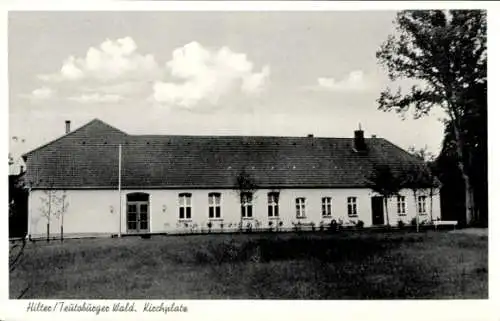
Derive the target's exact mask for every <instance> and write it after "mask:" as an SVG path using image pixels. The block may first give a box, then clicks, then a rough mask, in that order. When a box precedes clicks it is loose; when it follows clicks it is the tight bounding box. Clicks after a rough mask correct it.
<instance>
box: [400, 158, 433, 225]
mask: <svg viewBox="0 0 500 321" xmlns="http://www.w3.org/2000/svg"><path fill="white" fill-rule="evenodd" d="M434 183H435V178H434V176H433V175H432V173H431V171H430V170H429V168H428V166H427V165H426V164H412V165H411V166H409V167H408V168H406V169H405V176H404V183H403V185H404V187H407V188H409V189H411V190H412V192H413V199H414V202H415V213H416V216H415V220H416V224H417V232H418V231H419V223H420V220H419V214H420V213H419V208H418V201H417V195H418V194H426V192H427V190H428V189H429V188H431V187H433V185H434ZM431 220H432V214H431Z"/></svg>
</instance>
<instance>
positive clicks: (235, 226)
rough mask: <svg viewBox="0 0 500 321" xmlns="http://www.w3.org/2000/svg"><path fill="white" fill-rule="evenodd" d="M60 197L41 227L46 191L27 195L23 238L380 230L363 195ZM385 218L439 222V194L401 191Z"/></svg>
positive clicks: (111, 193)
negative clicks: (339, 226)
mask: <svg viewBox="0 0 500 321" xmlns="http://www.w3.org/2000/svg"><path fill="white" fill-rule="evenodd" d="M62 195H65V204H64V207H65V208H64V210H63V209H62V207H63V205H62V204H61V202H57V201H53V205H52V209H51V211H52V213H51V215H50V221H49V218H48V216H47V215H46V212H47V200H48V197H49V196H48V193H47V191H43V190H35V191H32V192H31V193H30V197H29V209H30V210H29V226H28V234H29V235H31V237H33V238H37V237H46V236H47V223H49V230H50V236H51V237H59V236H60V233H61V226H62V227H63V229H62V230H63V233H64V235H65V236H93V235H103V236H105V235H118V234H122V235H123V234H141V233H206V232H232V231H239V230H240V229H243V230H249V229H252V230H262V229H269V228H270V229H272V230H275V231H279V230H281V231H286V230H294V229H297V228H298V226H301V228H304V229H311V224H312V225H313V226H314V228H315V229H320V227H321V226H324V228H325V229H327V228H328V227H329V225H330V223H331V222H332V220H334V221H335V222H337V223H338V224H344V225H355V224H356V223H357V222H358V221H362V222H363V225H364V227H370V226H381V225H387V213H385V208H379V207H380V205H379V203H378V202H377V201H375V202H373V201H372V199H373V198H375V199H380V197H379V195H378V194H377V193H375V192H373V191H371V190H370V189H356V188H353V189H281V190H275V189H273V190H257V191H255V192H254V193H253V195H252V197H251V199H247V198H243V199H242V198H241V197H240V192H239V191H237V190H230V189H221V190H217V189H212V190H200V189H195V190H158V189H153V190H122V191H121V198H120V193H119V192H118V191H117V190H56V191H53V194H52V196H51V197H52V198H53V199H56V198H60V197H61V196H62ZM276 196H277V198H276ZM120 199H121V202H120ZM276 200H277V202H276ZM372 202H373V203H372ZM120 203H121V204H120ZM380 203H382V202H380ZM120 206H121V215H120ZM44 207H45V209H43V208H44ZM377 215H378V216H379V217H378V218H377ZM380 215H381V217H380ZM120 216H121V219H120ZM388 217H389V224H390V225H392V226H396V225H398V224H400V223H399V221H402V222H403V223H404V224H405V225H409V224H411V221H412V219H416V218H417V217H418V219H419V222H420V223H423V222H430V221H431V220H435V219H439V217H440V199H439V194H438V193H433V195H432V197H431V195H430V190H429V189H427V190H421V191H418V193H417V195H416V200H415V197H414V193H413V191H411V190H408V189H403V190H402V191H401V192H400V196H397V197H396V196H395V197H392V198H390V199H389V200H388Z"/></svg>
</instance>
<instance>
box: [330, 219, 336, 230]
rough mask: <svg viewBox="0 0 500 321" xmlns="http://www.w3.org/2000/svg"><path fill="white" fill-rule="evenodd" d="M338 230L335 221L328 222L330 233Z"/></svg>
mask: <svg viewBox="0 0 500 321" xmlns="http://www.w3.org/2000/svg"><path fill="white" fill-rule="evenodd" d="M337 229H338V224H337V221H336V220H331V221H330V231H336V230H337Z"/></svg>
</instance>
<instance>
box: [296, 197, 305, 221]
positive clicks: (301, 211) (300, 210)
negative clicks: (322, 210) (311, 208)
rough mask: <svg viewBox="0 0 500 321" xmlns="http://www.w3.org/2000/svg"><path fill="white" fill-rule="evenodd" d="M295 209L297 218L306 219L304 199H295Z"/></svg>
mask: <svg viewBox="0 0 500 321" xmlns="http://www.w3.org/2000/svg"><path fill="white" fill-rule="evenodd" d="M295 208H296V210H297V218H305V217H306V199H305V198H304V197H298V198H296V199H295Z"/></svg>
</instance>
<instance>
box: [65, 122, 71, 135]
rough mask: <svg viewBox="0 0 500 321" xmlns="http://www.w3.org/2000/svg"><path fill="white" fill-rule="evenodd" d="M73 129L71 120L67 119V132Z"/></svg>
mask: <svg viewBox="0 0 500 321" xmlns="http://www.w3.org/2000/svg"><path fill="white" fill-rule="evenodd" d="M70 131H71V120H67V121H66V134H68V133H69V132H70Z"/></svg>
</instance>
